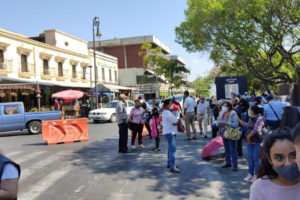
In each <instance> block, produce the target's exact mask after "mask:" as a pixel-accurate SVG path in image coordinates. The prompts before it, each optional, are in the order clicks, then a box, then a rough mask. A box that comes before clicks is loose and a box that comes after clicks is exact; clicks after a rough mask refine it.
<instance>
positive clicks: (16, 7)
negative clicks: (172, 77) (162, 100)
mask: <svg viewBox="0 0 300 200" xmlns="http://www.w3.org/2000/svg"><path fill="white" fill-rule="evenodd" d="M186 8H187V3H186V1H185V0H85V1H82V0H81V1H79V0H51V1H40V0H27V1H24V0H2V1H1V12H0V28H3V29H6V30H10V31H13V32H17V33H20V34H24V35H27V36H37V35H38V34H39V33H42V32H43V31H44V30H47V29H59V30H61V31H63V32H66V33H68V34H71V35H74V36H76V37H78V38H80V39H83V40H86V41H91V40H92V19H93V17H94V16H98V17H99V18H100V30H101V33H102V37H101V39H112V38H114V37H117V38H122V37H133V36H141V35H155V36H156V37H158V39H159V40H161V41H162V42H163V43H164V44H166V45H167V46H168V47H169V48H170V49H171V54H176V55H179V56H180V57H182V58H183V59H184V60H185V61H186V62H187V67H188V68H190V69H191V74H190V75H189V77H188V80H189V81H192V80H194V79H195V78H196V77H197V76H204V75H205V74H207V72H208V71H209V70H210V69H211V68H212V67H213V65H214V64H213V62H212V61H210V60H209V56H208V55H207V54H205V53H188V52H186V50H185V49H184V48H183V47H181V46H180V45H179V44H177V43H176V42H175V31H174V29H175V27H176V26H179V24H180V23H181V22H182V21H184V19H185V15H184V9H186Z"/></svg>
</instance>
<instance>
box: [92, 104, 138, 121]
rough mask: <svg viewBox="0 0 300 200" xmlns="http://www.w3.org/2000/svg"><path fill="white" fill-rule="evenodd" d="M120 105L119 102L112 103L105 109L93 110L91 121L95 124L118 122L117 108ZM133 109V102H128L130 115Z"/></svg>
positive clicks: (127, 108)
mask: <svg viewBox="0 0 300 200" xmlns="http://www.w3.org/2000/svg"><path fill="white" fill-rule="evenodd" d="M118 103H119V101H110V102H108V103H107V104H106V105H105V106H104V107H103V108H100V109H96V110H92V111H91V112H90V114H89V119H90V120H93V121H94V122H95V123H97V122H100V121H111V122H113V123H114V122H116V121H117V116H116V107H117V105H118ZM133 107H134V103H133V101H126V110H127V113H128V114H129V112H130V110H131V108H133Z"/></svg>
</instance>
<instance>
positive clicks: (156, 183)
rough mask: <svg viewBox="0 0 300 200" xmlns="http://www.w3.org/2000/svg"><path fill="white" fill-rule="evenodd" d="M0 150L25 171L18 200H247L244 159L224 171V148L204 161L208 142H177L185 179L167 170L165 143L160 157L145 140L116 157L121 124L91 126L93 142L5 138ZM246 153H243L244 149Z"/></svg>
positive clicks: (180, 138)
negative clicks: (236, 167)
mask: <svg viewBox="0 0 300 200" xmlns="http://www.w3.org/2000/svg"><path fill="white" fill-rule="evenodd" d="M0 135H1V136H2V137H0V148H1V151H2V152H4V154H6V155H7V156H9V157H11V158H12V159H14V160H15V161H16V162H17V163H19V164H20V165H21V167H22V175H21V180H20V192H19V199H20V200H37V199H42V200H53V199H58V200H71V199H72V200H74V199H78V200H90V199H91V200H92V199H101V200H102V199H109V200H123V199H124V200H127V199H128V200H129V199H130V200H140V199H145V200H148V199H149V200H150V199H162V200H167V199H170V200H171V199H172V200H173V199H174V200H176V199H180V200H185V199H186V200H188V199H203V200H207V199H224V200H229V199H237V200H241V199H248V196H249V187H250V185H249V184H247V183H245V182H243V181H242V179H243V178H244V177H245V176H246V175H247V162H246V159H245V158H244V157H243V158H240V159H239V168H240V170H239V171H238V172H232V171H231V169H222V168H220V166H221V165H222V164H223V159H222V158H221V156H220V154H221V152H223V151H224V150H223V148H221V149H220V150H219V151H218V152H217V153H216V154H215V159H213V160H210V161H209V162H208V161H203V160H202V159H201V157H200V153H201V149H202V148H203V146H204V145H205V144H206V142H207V141H209V139H204V138H201V140H197V141H185V140H183V139H184V137H185V135H183V134H181V135H179V136H178V138H177V152H176V158H177V161H178V162H177V163H178V165H179V168H180V169H181V171H182V173H181V174H173V173H170V172H169V171H168V170H167V168H166V148H167V144H166V140H165V139H164V138H162V142H161V146H162V151H161V152H160V153H154V152H152V151H151V148H152V147H153V146H154V141H153V140H150V139H148V138H147V139H145V140H144V144H145V146H146V149H137V150H136V151H135V152H134V153H131V154H126V155H124V154H119V153H117V143H118V129H117V124H112V123H100V124H92V123H91V124H89V137H90V141H89V142H79V143H73V144H60V145H54V146H46V145H45V143H44V142H43V141H42V139H41V135H37V136H33V135H26V132H25V131H24V132H12V133H4V134H3V133H1V134H0ZM244 152H245V149H244Z"/></svg>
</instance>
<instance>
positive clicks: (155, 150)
mask: <svg viewBox="0 0 300 200" xmlns="http://www.w3.org/2000/svg"><path fill="white" fill-rule="evenodd" d="M152 151H154V152H158V151H160V148H157V147H155V148H153V149H152Z"/></svg>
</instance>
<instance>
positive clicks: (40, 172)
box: [4, 149, 118, 200]
mask: <svg viewBox="0 0 300 200" xmlns="http://www.w3.org/2000/svg"><path fill="white" fill-rule="evenodd" d="M47 150H48V149H47ZM47 150H46V149H45V150H37V151H33V150H31V151H11V152H7V153H4V155H5V156H6V157H9V158H10V159H12V160H13V161H14V162H16V163H17V164H19V165H20V166H21V177H20V180H19V193H18V199H19V200H37V199H58V200H60V199H68V200H69V199H82V200H83V199H84V200H85V199H87V198H86V197H83V195H86V194H85V193H86V192H85V191H86V190H88V188H89V187H90V186H91V185H94V184H95V182H98V181H99V180H100V179H101V178H102V177H103V176H104V175H105V174H104V173H98V174H96V175H92V176H91V175H88V174H81V172H82V171H83V168H82V167H81V165H82V164H83V156H84V157H87V158H88V159H91V160H94V159H95V160H100V161H101V163H102V164H104V163H109V160H111V159H113V158H112V157H110V156H105V154H103V153H99V154H98V155H97V152H96V154H94V153H95V151H94V152H93V153H92V155H89V153H90V152H85V153H86V154H84V155H81V154H80V153H81V152H80V151H79V152H80V153H78V151H74V150H73V151H72V150H65V149H64V150H55V151H51V150H50V149H49V150H48V151H47ZM116 154H117V153H116ZM117 155H118V154H117ZM83 167H84V165H83ZM84 170H88V168H87V169H84ZM72 181H73V182H72ZM65 188H67V190H69V191H68V192H67V193H66V194H64V190H65ZM50 191H51V192H50ZM53 191H56V192H54V194H53ZM49 192H50V194H49ZM60 193H62V194H64V195H66V196H67V197H63V196H62V197H58V198H51V197H52V196H55V195H58V196H60Z"/></svg>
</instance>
